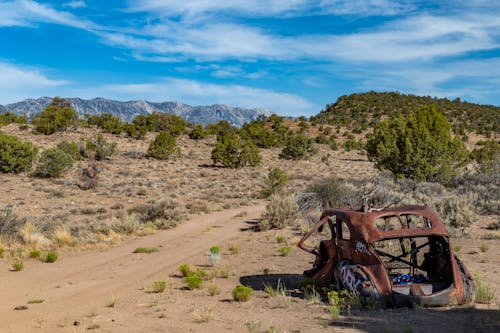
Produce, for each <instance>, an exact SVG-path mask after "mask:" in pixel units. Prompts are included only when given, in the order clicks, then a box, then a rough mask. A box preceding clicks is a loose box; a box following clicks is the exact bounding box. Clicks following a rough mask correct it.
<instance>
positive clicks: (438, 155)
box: [367, 105, 467, 181]
mask: <svg viewBox="0 0 500 333" xmlns="http://www.w3.org/2000/svg"><path fill="white" fill-rule="evenodd" d="M367 151H368V156H369V157H370V158H371V159H372V160H374V161H375V162H376V165H377V167H378V168H380V169H387V170H390V171H392V172H393V173H394V174H395V175H396V176H398V177H408V178H412V179H415V180H427V181H446V180H448V179H450V177H451V176H452V175H454V174H456V173H457V172H458V170H459V169H458V168H459V167H460V166H462V165H464V164H465V162H466V161H467V151H466V149H465V146H464V144H463V142H462V141H460V138H459V137H458V136H457V137H455V138H454V139H452V137H451V135H450V124H449V123H448V120H447V119H446V117H445V115H444V114H443V113H442V112H441V111H440V110H438V109H437V107H436V106H434V105H430V106H423V107H422V108H421V109H420V110H418V111H416V112H413V113H411V114H410V115H409V116H408V117H407V118H402V117H399V118H397V119H394V120H387V121H383V122H380V123H379V124H377V125H376V126H375V128H374V132H373V135H371V137H370V138H369V140H368V142H367Z"/></svg>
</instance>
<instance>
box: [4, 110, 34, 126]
mask: <svg viewBox="0 0 500 333" xmlns="http://www.w3.org/2000/svg"><path fill="white" fill-rule="evenodd" d="M12 123H18V124H27V123H28V118H27V117H26V115H22V116H18V115H16V114H14V113H12V112H10V111H7V112H5V113H2V114H0V125H8V124H12Z"/></svg>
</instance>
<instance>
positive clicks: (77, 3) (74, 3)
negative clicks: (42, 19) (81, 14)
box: [63, 0, 87, 9]
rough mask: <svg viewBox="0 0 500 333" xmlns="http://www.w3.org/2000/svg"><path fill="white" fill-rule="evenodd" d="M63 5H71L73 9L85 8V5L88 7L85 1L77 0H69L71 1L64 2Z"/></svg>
mask: <svg viewBox="0 0 500 333" xmlns="http://www.w3.org/2000/svg"><path fill="white" fill-rule="evenodd" d="M63 7H70V8H73V9H77V8H85V7H87V4H86V3H85V1H82V0H77V1H69V2H66V3H64V4H63Z"/></svg>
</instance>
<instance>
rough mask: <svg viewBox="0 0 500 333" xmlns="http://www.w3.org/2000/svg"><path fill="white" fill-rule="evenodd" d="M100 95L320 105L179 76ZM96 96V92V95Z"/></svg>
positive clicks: (304, 108)
mask: <svg viewBox="0 0 500 333" xmlns="http://www.w3.org/2000/svg"><path fill="white" fill-rule="evenodd" d="M96 91H98V92H99V94H100V95H103V94H104V95H105V96H108V97H110V98H116V99H122V100H123V99H127V100H128V99H147V100H150V101H158V102H159V101H171V100H177V101H182V102H184V103H187V104H191V105H206V104H217V103H218V104H227V105H233V106H240V107H247V108H264V109H268V110H272V111H273V112H277V113H280V114H286V115H296V116H298V115H303V114H306V113H311V112H314V111H316V110H317V109H318V107H317V106H315V105H313V104H312V103H311V102H309V101H307V100H305V99H304V98H302V97H300V96H297V95H293V94H288V93H282V92H275V91H272V90H266V89H261V88H253V87H248V86H242V85H218V84H212V83H206V82H200V81H194V80H186V79H179V78H171V77H167V78H163V79H162V80H160V81H156V82H152V83H138V84H112V85H104V86H101V87H97V88H96ZM93 96H95V95H93Z"/></svg>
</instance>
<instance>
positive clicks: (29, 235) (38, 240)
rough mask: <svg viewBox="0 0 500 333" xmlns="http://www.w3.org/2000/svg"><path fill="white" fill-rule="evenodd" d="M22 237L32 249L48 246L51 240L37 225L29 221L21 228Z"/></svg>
mask: <svg viewBox="0 0 500 333" xmlns="http://www.w3.org/2000/svg"><path fill="white" fill-rule="evenodd" d="M20 234H21V237H22V239H23V241H24V244H26V246H27V247H29V248H32V249H40V248H46V247H48V246H50V244H51V241H50V240H49V239H48V238H47V237H45V235H44V234H43V233H42V231H41V230H40V227H38V226H37V225H35V224H33V223H31V222H27V223H26V224H25V225H24V226H23V227H22V228H21V230H20Z"/></svg>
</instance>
